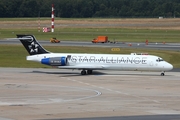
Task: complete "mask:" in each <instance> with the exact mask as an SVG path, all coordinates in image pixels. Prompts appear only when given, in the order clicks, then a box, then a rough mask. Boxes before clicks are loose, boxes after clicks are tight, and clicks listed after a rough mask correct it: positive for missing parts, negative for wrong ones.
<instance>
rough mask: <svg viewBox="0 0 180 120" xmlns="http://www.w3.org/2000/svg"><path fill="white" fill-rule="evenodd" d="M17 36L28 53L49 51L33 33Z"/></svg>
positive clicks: (34, 53)
mask: <svg viewBox="0 0 180 120" xmlns="http://www.w3.org/2000/svg"><path fill="white" fill-rule="evenodd" d="M17 38H18V39H19V40H20V41H21V43H22V44H23V45H24V47H25V48H26V50H27V51H28V53H29V54H30V55H36V54H44V53H49V51H47V50H46V49H44V48H43V47H42V46H41V45H40V44H39V43H38V41H37V40H36V38H35V37H34V36H33V35H17Z"/></svg>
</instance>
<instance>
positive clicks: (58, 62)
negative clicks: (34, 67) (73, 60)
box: [41, 57, 67, 66]
mask: <svg viewBox="0 0 180 120" xmlns="http://www.w3.org/2000/svg"><path fill="white" fill-rule="evenodd" d="M41 63H42V64H45V65H51V66H65V65H66V64H67V58H66V57H52V58H43V59H42V60H41Z"/></svg>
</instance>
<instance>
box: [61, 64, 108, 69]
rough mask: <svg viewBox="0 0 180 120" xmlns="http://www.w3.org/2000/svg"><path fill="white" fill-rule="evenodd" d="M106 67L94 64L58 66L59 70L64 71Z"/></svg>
mask: <svg viewBox="0 0 180 120" xmlns="http://www.w3.org/2000/svg"><path fill="white" fill-rule="evenodd" d="M104 67H105V66H103V65H94V64H92V65H91V64H90V65H83V64H79V65H74V66H58V68H63V69H93V70H95V69H103V68H104Z"/></svg>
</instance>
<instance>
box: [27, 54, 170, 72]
mask: <svg viewBox="0 0 180 120" xmlns="http://www.w3.org/2000/svg"><path fill="white" fill-rule="evenodd" d="M55 57H66V58H67V64H66V65H64V66H57V67H58V68H62V69H86V70H88V69H90V70H106V69H111V70H132V71H134V70H138V71H168V70H171V69H172V68H173V66H172V65H171V64H169V63H168V62H166V61H163V60H162V58H160V57H158V56H152V55H127V54H73V53H47V54H38V55H31V56H27V60H30V61H36V62H42V59H45V58H55ZM159 59H160V60H159Z"/></svg>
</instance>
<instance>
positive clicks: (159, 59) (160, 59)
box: [156, 58, 164, 62]
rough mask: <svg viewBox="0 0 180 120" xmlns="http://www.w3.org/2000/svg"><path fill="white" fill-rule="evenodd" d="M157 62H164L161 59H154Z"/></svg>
mask: <svg viewBox="0 0 180 120" xmlns="http://www.w3.org/2000/svg"><path fill="white" fill-rule="evenodd" d="M156 61H157V62H161V61H164V60H163V59H162V58H158V59H156Z"/></svg>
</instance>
